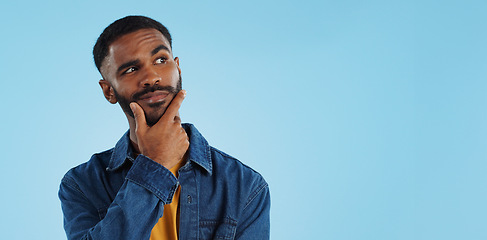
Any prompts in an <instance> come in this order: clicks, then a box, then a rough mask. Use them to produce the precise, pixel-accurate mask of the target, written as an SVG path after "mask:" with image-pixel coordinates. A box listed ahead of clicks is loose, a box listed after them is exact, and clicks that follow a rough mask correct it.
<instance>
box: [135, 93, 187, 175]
mask: <svg viewBox="0 0 487 240" xmlns="http://www.w3.org/2000/svg"><path fill="white" fill-rule="evenodd" d="M185 97H186V91H185V90H181V91H179V93H178V94H176V96H175V97H174V99H173V100H172V102H171V103H170V104H169V106H168V107H167V109H166V112H165V113H164V115H162V117H161V119H159V121H158V122H157V123H156V124H154V126H152V127H149V126H148V125H147V122H146V120H145V115H144V110H143V109H142V107H140V106H139V104H137V103H135V102H132V103H130V108H131V109H132V112H133V113H134V116H135V126H136V127H135V135H136V136H137V145H138V147H139V150H140V153H141V154H143V155H145V156H147V157H149V158H150V159H152V160H154V161H156V162H158V163H159V164H161V165H162V166H164V167H165V168H167V169H170V168H172V167H174V166H175V165H176V164H177V163H178V162H179V161H181V160H182V159H183V158H184V155H185V153H186V151H187V150H188V147H189V139H188V135H186V131H184V129H183V127H182V126H181V118H180V117H179V107H181V103H182V102H183V99H184V98H185Z"/></svg>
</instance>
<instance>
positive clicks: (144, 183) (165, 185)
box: [126, 154, 179, 204]
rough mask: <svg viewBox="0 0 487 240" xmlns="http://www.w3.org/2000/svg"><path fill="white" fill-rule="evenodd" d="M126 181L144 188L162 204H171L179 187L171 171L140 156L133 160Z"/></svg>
mask: <svg viewBox="0 0 487 240" xmlns="http://www.w3.org/2000/svg"><path fill="white" fill-rule="evenodd" d="M126 179H127V180H129V181H132V182H134V183H135V184H137V185H140V186H141V187H144V188H146V189H147V190H148V191H150V192H152V193H153V194H154V195H156V197H158V198H159V199H161V201H162V202H163V203H164V204H168V203H171V201H172V198H173V195H174V193H175V192H176V190H177V188H178V186H179V182H178V180H177V179H176V177H175V176H174V175H173V174H172V173H171V171H169V170H168V169H167V168H165V167H164V166H162V165H161V164H159V163H157V162H154V161H153V160H152V159H150V158H148V157H146V156H144V155H142V154H139V156H137V158H136V159H135V161H134V165H133V166H132V167H131V168H130V171H129V172H128V174H127V177H126Z"/></svg>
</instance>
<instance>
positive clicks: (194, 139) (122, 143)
mask: <svg viewBox="0 0 487 240" xmlns="http://www.w3.org/2000/svg"><path fill="white" fill-rule="evenodd" d="M182 126H183V128H184V130H186V134H188V136H189V154H188V161H191V162H194V163H196V164H198V165H199V166H201V167H202V168H203V169H205V170H206V171H207V172H208V173H209V174H211V173H212V164H211V152H210V145H209V144H208V142H207V141H206V139H205V138H204V137H203V136H202V135H201V133H200V132H199V131H198V130H197V129H196V127H195V126H193V124H190V123H183V124H182ZM129 132H130V131H127V132H126V133H125V134H124V135H123V136H122V137H121V138H120V140H118V142H117V144H116V145H115V147H114V148H113V152H112V157H111V159H110V163H109V164H108V167H107V170H108V171H114V170H117V169H118V168H120V167H121V166H122V165H123V164H124V163H125V162H126V161H133V160H134V159H133V158H132V156H133V150H132V146H131V144H130V136H129Z"/></svg>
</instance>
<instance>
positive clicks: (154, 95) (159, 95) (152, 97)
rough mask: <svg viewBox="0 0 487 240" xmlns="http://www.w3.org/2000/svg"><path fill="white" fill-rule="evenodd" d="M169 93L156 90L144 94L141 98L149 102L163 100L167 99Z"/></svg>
mask: <svg viewBox="0 0 487 240" xmlns="http://www.w3.org/2000/svg"><path fill="white" fill-rule="evenodd" d="M168 95H169V93H168V92H167V91H161V90H156V91H154V92H149V93H146V94H144V95H142V96H141V97H140V98H139V99H140V101H143V102H146V103H148V104H151V103H157V102H162V101H164V100H166V97H167V96H168Z"/></svg>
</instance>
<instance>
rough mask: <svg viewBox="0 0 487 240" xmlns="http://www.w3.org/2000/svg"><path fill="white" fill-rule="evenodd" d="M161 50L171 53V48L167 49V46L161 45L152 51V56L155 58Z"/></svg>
mask: <svg viewBox="0 0 487 240" xmlns="http://www.w3.org/2000/svg"><path fill="white" fill-rule="evenodd" d="M161 50H166V51H168V52H171V51H169V48H167V47H166V46H164V45H162V44H161V45H159V46H157V47H156V48H154V50H152V52H150V53H151V54H152V56H154V55H156V54H157V53H158V52H159V51H161Z"/></svg>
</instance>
